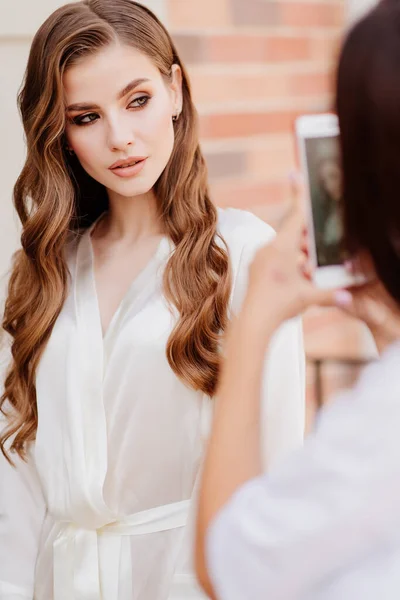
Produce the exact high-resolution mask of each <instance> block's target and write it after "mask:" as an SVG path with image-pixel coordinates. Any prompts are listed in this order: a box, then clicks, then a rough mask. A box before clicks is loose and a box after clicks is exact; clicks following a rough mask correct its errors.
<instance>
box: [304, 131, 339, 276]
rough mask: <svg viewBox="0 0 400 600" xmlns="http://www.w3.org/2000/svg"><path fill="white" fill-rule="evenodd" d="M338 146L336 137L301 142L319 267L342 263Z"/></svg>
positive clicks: (306, 139) (307, 139) (312, 138)
mask: <svg viewBox="0 0 400 600" xmlns="http://www.w3.org/2000/svg"><path fill="white" fill-rule="evenodd" d="M338 142H339V136H327V137H309V138H305V139H304V144H305V155H306V163H307V171H308V180H309V187H310V194H311V209H312V216H313V227H314V238H315V246H316V254H317V264H318V266H319V267H325V266H332V265H341V264H343V262H344V260H345V253H344V250H343V225H342V215H341V195H342V174H341V167H340V160H339V143H338Z"/></svg>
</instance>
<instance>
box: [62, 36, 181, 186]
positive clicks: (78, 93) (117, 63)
mask: <svg viewBox="0 0 400 600" xmlns="http://www.w3.org/2000/svg"><path fill="white" fill-rule="evenodd" d="M63 85H64V91H65V99H66V106H67V107H68V108H67V125H66V131H65V134H66V139H67V143H68V145H69V147H70V148H72V150H73V151H74V152H75V154H76V156H77V158H78V160H79V162H80V163H81V165H82V167H83V168H84V169H85V171H86V172H87V173H88V174H89V175H91V176H92V177H93V178H94V179H95V180H96V181H98V182H99V183H101V184H103V185H104V186H105V187H106V188H107V190H108V193H109V195H110V197H111V196H112V195H114V196H116V197H118V196H122V197H133V196H138V195H142V194H146V193H147V192H149V191H150V190H151V189H152V187H153V186H154V184H155V183H156V181H157V179H158V178H159V177H160V175H161V173H162V172H163V170H164V169H165V167H166V165H167V163H168V160H169V158H170V156H171V152H172V149H173V145H174V128H173V122H172V116H173V115H175V114H176V113H178V112H180V111H181V106H182V93H181V72H180V69H179V67H178V66H174V67H173V77H172V81H171V82H166V81H165V79H164V78H163V77H162V75H161V73H160V71H159V70H158V68H157V67H156V66H155V65H154V64H153V63H152V62H151V60H150V59H149V58H148V57H147V56H146V55H144V54H142V53H141V52H139V51H138V50H135V49H134V48H131V47H129V46H124V45H113V46H108V47H107V48H105V49H103V50H101V51H100V52H98V53H97V54H95V55H93V56H91V57H87V58H85V59H83V60H82V61H81V62H79V63H77V64H76V65H74V66H72V67H71V68H70V69H68V70H67V71H66V73H65V74H64V79H63ZM78 105H80V106H78ZM127 158H129V159H130V160H129V162H130V163H131V162H136V161H139V162H137V164H136V166H135V167H131V168H127V169H126V170H124V169H118V168H117V169H115V168H114V169H110V167H112V165H114V163H115V162H116V161H119V160H121V159H122V160H125V159H127Z"/></svg>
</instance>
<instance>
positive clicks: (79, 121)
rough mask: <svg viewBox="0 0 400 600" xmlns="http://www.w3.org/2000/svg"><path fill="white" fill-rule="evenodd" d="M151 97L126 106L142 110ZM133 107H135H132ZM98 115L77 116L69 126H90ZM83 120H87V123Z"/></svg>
mask: <svg viewBox="0 0 400 600" xmlns="http://www.w3.org/2000/svg"><path fill="white" fill-rule="evenodd" d="M150 99H151V96H148V95H143V96H139V97H138V98H135V99H134V100H132V102H130V103H129V104H128V108H133V110H142V109H143V108H145V106H146V105H147V104H148V103H149V101H150ZM133 105H135V106H133ZM98 118H99V115H98V114H97V113H87V114H86V115H79V116H78V117H74V118H73V119H71V120H70V122H71V124H73V125H78V126H80V127H84V126H85V125H91V124H92V123H94V122H95V121H97V120H98ZM85 119H89V120H88V121H87V120H85Z"/></svg>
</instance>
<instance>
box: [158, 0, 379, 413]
mask: <svg viewBox="0 0 400 600" xmlns="http://www.w3.org/2000/svg"><path fill="white" fill-rule="evenodd" d="M166 2H167V3H166V14H167V24H168V27H169V29H170V31H171V32H172V34H173V37H174V39H175V42H176V44H177V46H178V49H179V50H180V53H181V55H182V58H183V60H184V61H185V63H186V64H187V66H188V69H189V73H190V76H191V81H192V87H193V94H194V99H195V102H196V104H197V107H198V110H199V113H200V119H201V140H202V148H203V151H204V153H205V155H206V158H207V162H208V167H209V174H210V180H211V187H212V194H213V198H214V200H215V202H216V203H217V204H218V205H219V206H234V207H239V208H246V209H248V210H251V211H253V212H255V213H256V214H258V215H260V216H261V217H262V218H264V219H265V220H267V221H268V222H269V223H271V224H272V225H276V224H277V223H278V221H279V218H280V217H281V215H282V214H283V213H284V211H285V209H286V207H287V205H288V201H289V199H290V187H289V181H288V173H289V172H290V170H292V169H293V168H295V165H296V155H295V144H294V139H293V120H294V118H295V117H296V115H298V114H301V113H307V112H314V111H315V112H320V111H325V110H329V109H330V108H331V106H332V100H333V82H334V68H335V62H336V57H337V52H338V48H339V46H340V40H341V38H342V35H343V30H344V26H345V20H346V7H345V2H344V0H308V1H297V0H201V1H199V0H166ZM304 325H305V335H306V349H307V354H308V355H309V356H310V357H315V356H327V355H330V356H332V355H333V356H337V357H341V356H344V357H358V356H365V355H368V356H369V355H371V354H373V345H372V344H371V340H370V337H369V336H368V334H367V333H366V331H365V329H364V328H362V327H361V326H360V325H359V324H358V323H355V322H354V321H352V320H350V319H345V318H344V317H343V316H342V315H341V314H339V313H338V312H337V311H327V310H315V311H311V312H310V313H309V314H307V315H306V317H305V320H304ZM352 373H353V375H355V374H356V373H355V372H353V371H349V369H348V368H347V367H334V366H333V367H332V366H329V367H328V368H326V369H325V370H324V377H323V385H324V388H325V393H326V396H328V395H329V394H330V392H331V391H332V390H333V389H336V388H338V387H341V386H342V385H344V384H347V383H348V382H350V381H351V380H352V377H353V375H352ZM313 376H314V374H313V371H312V370H309V376H308V398H309V407H310V414H311V413H312V412H313V396H314V379H313Z"/></svg>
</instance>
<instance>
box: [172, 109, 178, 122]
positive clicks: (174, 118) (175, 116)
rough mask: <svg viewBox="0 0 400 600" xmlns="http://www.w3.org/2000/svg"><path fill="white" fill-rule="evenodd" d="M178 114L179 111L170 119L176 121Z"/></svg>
mask: <svg viewBox="0 0 400 600" xmlns="http://www.w3.org/2000/svg"><path fill="white" fill-rule="evenodd" d="M179 116H180V113H178V112H177V113H176V114H175V115H173V116H172V120H173V122H174V123H176V122H177V120H178V119H179Z"/></svg>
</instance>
